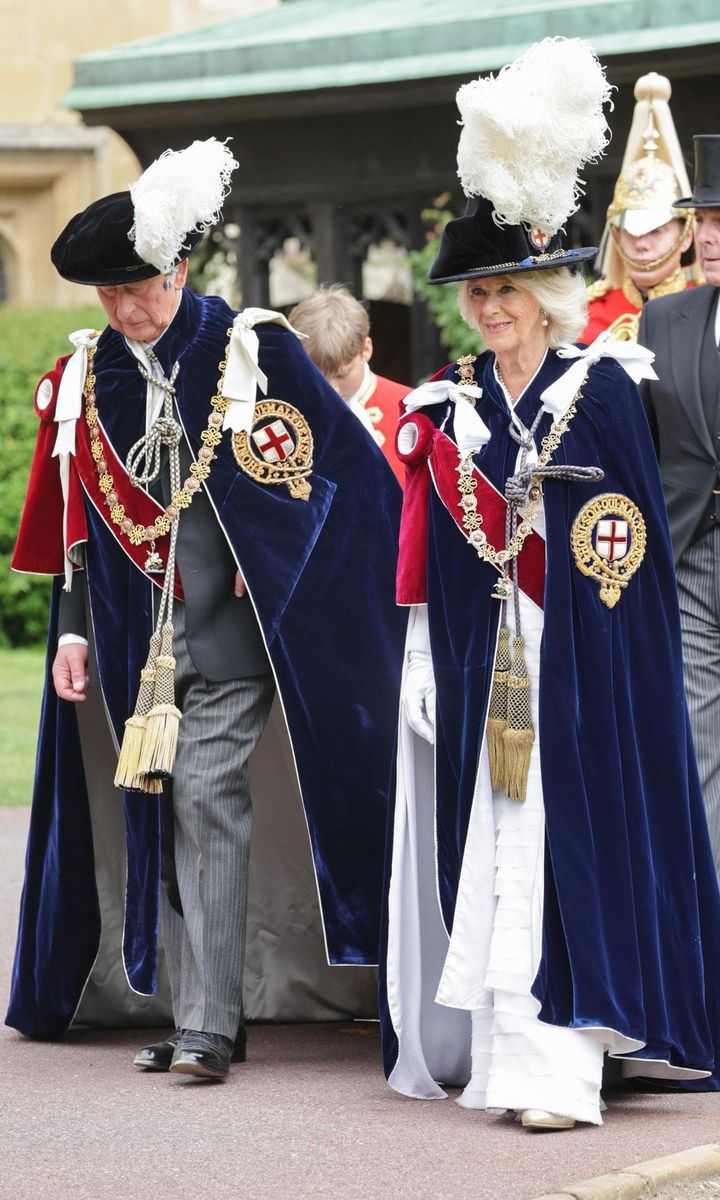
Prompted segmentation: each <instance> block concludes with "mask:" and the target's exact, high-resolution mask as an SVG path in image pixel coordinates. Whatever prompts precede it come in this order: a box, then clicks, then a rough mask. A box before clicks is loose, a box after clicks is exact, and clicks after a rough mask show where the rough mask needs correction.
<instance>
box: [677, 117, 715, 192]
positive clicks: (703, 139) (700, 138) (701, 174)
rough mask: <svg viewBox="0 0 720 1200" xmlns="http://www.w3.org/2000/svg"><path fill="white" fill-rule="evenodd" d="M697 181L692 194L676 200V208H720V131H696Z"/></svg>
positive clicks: (694, 140)
mask: <svg viewBox="0 0 720 1200" xmlns="http://www.w3.org/2000/svg"><path fill="white" fill-rule="evenodd" d="M693 145H694V149H695V182H694V184H693V194H692V196H685V197H684V198H683V199H681V200H676V201H675V204H674V205H673V207H674V208H720V133H696V134H695V136H694V138H693Z"/></svg>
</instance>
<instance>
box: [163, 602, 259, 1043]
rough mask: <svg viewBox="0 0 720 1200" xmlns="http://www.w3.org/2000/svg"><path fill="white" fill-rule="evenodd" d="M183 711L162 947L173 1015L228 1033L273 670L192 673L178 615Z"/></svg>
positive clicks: (169, 795) (179, 1022) (169, 799)
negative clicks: (251, 782)
mask: <svg viewBox="0 0 720 1200" xmlns="http://www.w3.org/2000/svg"><path fill="white" fill-rule="evenodd" d="M174 624H175V642H174V647H173V649H174V654H175V659H176V668H175V688H176V701H177V704H178V707H179V708H180V710H181V711H182V714H183V716H182V721H181V723H180V734H179V738H178V751H177V758H176V760H175V770H174V774H173V780H172V784H171V785H170V786H169V787H167V788H166V794H165V796H164V797H163V842H164V846H163V883H164V886H163V895H162V902H161V937H162V941H163V944H164V947H165V955H166V959H167V966H168V975H169V978H170V991H171V995H172V1004H173V1015H174V1019H175V1024H176V1026H177V1027H178V1028H180V1029H202V1030H204V1031H205V1032H206V1033H220V1034H223V1035H224V1036H225V1037H229V1038H234V1037H235V1033H236V1031H237V1027H238V1023H239V1021H240V1019H241V1017H242V983H243V965H244V959H245V928H246V923H247V892H248V860H249V856H250V836H251V833H252V806H251V800H250V791H249V788H248V780H247V760H248V757H249V755H250V753H251V751H252V750H253V748H254V746H255V745H256V743H257V741H258V738H259V737H260V734H261V733H262V731H263V728H264V726H265V723H266V721H267V718H268V714H269V712H270V706H271V704H272V699H273V694H274V682H273V678H272V675H270V674H268V675H261V676H252V677H250V678H247V679H235V680H230V681H228V682H223V683H212V682H209V681H208V680H206V679H203V677H202V676H201V675H199V674H198V673H197V671H196V670H195V667H194V665H193V662H192V659H191V658H190V655H189V654H188V650H187V645H186V642H185V637H184V611H183V606H182V605H177V606H176V609H175V615H174Z"/></svg>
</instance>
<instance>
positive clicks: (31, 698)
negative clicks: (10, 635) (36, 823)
mask: <svg viewBox="0 0 720 1200" xmlns="http://www.w3.org/2000/svg"><path fill="white" fill-rule="evenodd" d="M44 666H45V650H44V647H43V648H39V649H37V650H0V680H2V687H0V763H2V786H1V787H0V805H9V804H13V805H17V804H29V803H30V798H31V789H32V780H33V774H34V771H35V746H36V743H37V731H38V722H39V720H40V699H41V696H42V681H43V672H44Z"/></svg>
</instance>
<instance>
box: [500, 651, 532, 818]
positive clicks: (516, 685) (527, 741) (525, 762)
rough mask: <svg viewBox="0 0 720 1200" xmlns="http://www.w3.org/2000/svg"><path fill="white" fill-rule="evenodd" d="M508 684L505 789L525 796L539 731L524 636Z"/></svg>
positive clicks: (515, 796)
mask: <svg viewBox="0 0 720 1200" xmlns="http://www.w3.org/2000/svg"><path fill="white" fill-rule="evenodd" d="M507 685H508V713H507V729H506V730H505V732H504V733H503V750H504V754H505V793H506V795H507V796H508V798H509V799H510V800H524V799H525V794H526V791H527V777H528V769H529V767H530V754H531V752H532V747H533V742H534V741H535V732H534V730H533V727H532V716H531V713H530V680H529V678H528V673H527V666H526V664H525V642H524V641H523V639H522V638H521V637H516V638H513V658H512V666H511V668H510V674H509V675H508V681H507Z"/></svg>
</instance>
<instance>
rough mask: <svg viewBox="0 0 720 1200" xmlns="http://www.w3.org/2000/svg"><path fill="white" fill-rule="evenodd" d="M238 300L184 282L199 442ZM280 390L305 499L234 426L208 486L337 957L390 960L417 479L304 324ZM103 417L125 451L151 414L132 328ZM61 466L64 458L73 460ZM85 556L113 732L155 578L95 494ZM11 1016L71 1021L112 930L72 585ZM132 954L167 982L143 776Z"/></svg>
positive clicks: (174, 347) (117, 340)
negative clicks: (404, 509) (293, 429)
mask: <svg viewBox="0 0 720 1200" xmlns="http://www.w3.org/2000/svg"><path fill="white" fill-rule="evenodd" d="M233 316H234V314H233V313H232V311H231V310H230V309H229V308H228V307H227V305H226V304H225V303H224V302H223V301H222V300H219V299H217V298H215V297H210V298H203V299H201V298H199V297H197V296H194V295H192V294H190V293H184V295H183V300H182V304H181V307H180V309H179V311H178V314H177V316H176V317H175V320H174V321H173V323H172V325H171V326H170V328H169V329H168V330H167V331H166V333H165V334H164V335H163V337H162V339H161V340H160V341H159V342H158V343H157V345H156V346H155V348H154V349H155V353H156V354H157V355H158V357H159V359H160V361H161V362H162V364H163V367H164V369H165V371H166V372H167V373H168V374H169V373H170V370H171V369H172V367H173V365H174V364H175V362H176V361H178V362H179V363H180V371H179V375H178V380H177V403H178V409H179V412H180V415H181V419H182V422H183V425H184V427H185V431H186V434H187V437H188V440H189V442H190V445H191V447H192V449H193V452H194V453H195V454H196V453H197V449H198V446H199V437H200V433H201V432H202V430H203V429H204V428H205V427H206V425H207V417H208V413H209V411H210V410H209V401H210V398H211V396H212V395H213V394H214V392H215V390H216V383H217V378H218V374H219V371H218V364H219V363H220V361H221V359H223V358H224V356H225V348H226V345H227V341H228V329H229V326H230V325H231V323H232V320H233ZM257 333H258V336H259V339H260V359H259V361H260V366H261V368H262V370H263V371H264V372H265V374H266V375H267V377H268V380H269V387H268V393H267V394H268V396H269V397H272V398H275V399H282V400H284V401H286V402H289V403H290V404H293V405H294V406H295V407H297V408H299V409H300V410H301V412H302V413H303V414H304V415H305V417H306V419H307V421H308V423H309V425H310V428H311V431H312V434H313V439H314V464H313V471H314V473H313V474H312V476H311V477H310V482H311V484H312V493H311V496H310V498H309V500H308V501H307V502H304V501H302V500H298V499H295V498H293V497H291V496H290V494H289V492H288V490H287V488H286V487H285V486H284V485H280V486H269V485H263V484H260V483H258V482H256V481H255V480H253V479H252V478H251V477H250V476H248V475H247V474H245V473H244V472H243V471H241V470H240V469H239V467H238V465H237V463H236V461H235V459H234V457H233V454H232V448H231V445H230V435H229V434H225V435H224V436H223V440H222V443H221V445H220V446H219V447H218V448H217V451H216V453H217V459H216V461H215V462H214V463H213V465H212V472H211V475H210V478H209V480H208V485H207V486H208V491H209V494H210V498H211V500H212V503H213V505H214V507H215V509H216V511H217V513H218V516H219V519H220V521H221V523H222V525H223V527H224V529H225V532H226V534H227V537H228V540H229V542H230V544H231V546H232V548H233V551H234V553H235V556H236V559H237V561H238V563H239V565H240V567H241V570H242V572H243V575H244V577H245V579H246V582H247V585H248V589H249V592H250V594H251V596H252V599H253V602H254V604H255V606H256V609H257V612H258V616H259V619H260V623H261V627H262V630H263V633H264V636H265V639H266V643H267V647H268V651H269V654H270V657H271V661H272V665H273V669H274V672H275V675H276V679H277V683H278V686H279V689H280V693H281V697H282V702H283V707H284V711H285V715H286V718H287V722H288V727H289V731H290V735H291V741H292V745H293V751H294V755H295V760H296V763H297V769H298V775H299V779H300V785H301V791H302V796H303V803H304V806H305V811H306V816H307V821H308V827H309V832H310V840H311V844H312V851H313V856H314V861H315V868H316V872H317V878H318V885H319V891H320V898H321V908H322V913H323V919H324V923H325V933H326V940H327V947H328V956H329V960H330V962H331V963H372V962H376V961H377V956H378V938H379V921H380V917H379V913H380V903H381V893H382V856H383V847H384V837H385V825H386V811H387V792H388V779H389V774H390V771H391V764H392V757H393V744H394V734H395V726H396V714H397V703H398V689H399V678H400V669H401V659H402V652H403V644H404V627H405V614H404V613H403V612H401V611H399V610H398V609H397V608H396V607H395V604H394V589H393V582H394V566H395V557H396V544H397V526H398V519H399V510H400V502H401V497H400V489H399V487H398V485H397V483H396V481H395V479H394V477H393V474H392V471H391V470H390V468H389V467H388V466H387V463H386V462H385V460H384V458H383V456H382V454H381V453H380V451H379V449H378V448H377V446H376V445H375V444H374V443H373V442H372V440H371V439H370V438H369V437H368V436H367V434H366V433H365V431H364V430H363V428H362V426H361V425H360V423H359V422H358V421H357V419H356V417H354V415H353V414H352V413H351V412H350V410H349V409H348V408H347V407H346V405H345V404H343V403H342V401H340V400H339V398H338V397H337V395H336V394H335V392H334V391H333V390H332V389H331V388H330V387H329V385H328V384H327V383H326V382H325V380H324V379H323V377H322V376H321V375H320V373H319V372H318V371H317V370H316V369H315V367H314V366H313V365H312V363H311V362H310V360H309V358H308V357H307V355H306V354H305V352H304V350H303V349H302V347H301V345H300V343H299V342H298V340H297V339H296V338H295V337H294V336H293V335H292V334H291V333H289V332H288V331H287V330H285V329H283V328H281V327H280V326H278V325H274V324H265V325H260V326H258V327H257ZM95 368H96V375H97V381H98V382H97V403H98V410H99V413H100V418H101V420H102V422H103V425H104V428H105V429H106V431H107V433H108V436H109V438H110V440H111V442H112V444H113V445H114V447H115V449H116V451H117V452H118V453H119V454H120V456H121V457H122V458H123V459H124V457H125V455H126V454H127V451H128V450H129V448H130V447H131V445H132V444H133V443H134V442H135V441H136V440H137V438H138V437H139V436H140V435H141V434H142V432H144V421H145V384H144V382H143V380H142V379H141V377H140V375H139V372H138V370H137V364H136V361H135V359H134V358H133V356H132V355H131V353H130V352H129V350H128V349H127V346H126V345H125V342H124V339H123V338H122V337H121V336H120V335H118V334H117V333H115V332H113V331H112V330H110V329H106V330H105V331H104V333H103V334H102V337H101V338H100V340H99V343H98V347H97V352H96V356H95ZM48 469H54V470H56V469H57V465H56V460H53V463H50V464H48ZM86 508H87V516H88V522H89V540H88V545H87V573H88V586H89V591H90V602H91V609H92V617H93V627H94V632H95V638H96V645H97V657H98V667H99V673H100V681H101V685H102V688H103V693H104V696H105V702H106V705H107V709H108V713H109V715H110V720H111V724H112V727H113V730H114V733H115V736H116V737H117V739H118V740H119V739H120V738H121V736H122V730H123V725H124V722H125V719H126V717H127V716H128V714H129V712H131V711H132V708H133V705H134V702H135V695H136V690H137V686H138V678H139V674H138V673H139V670H140V667H141V666H142V665H143V663H144V659H145V657H146V653H147V642H148V637H149V635H150V632H151V624H152V604H151V590H152V584H151V583H150V582H149V581H148V580H147V578H146V577H145V576H144V575H143V574H142V572H141V571H139V570H138V569H137V568H136V567H135V566H134V565H133V564H132V563H131V561H130V560H129V559H128V558H127V556H126V555H125V554H124V553H123V551H122V550H121V549H120V548H119V546H118V544H117V541H116V540H115V538H114V536H113V535H112V534H111V533H110V532H109V530H108V528H107V526H106V525H105V524H104V522H103V521H102V520H101V519H100V518H99V516H98V514H97V513H96V512H95V510H94V509H93V507H92V505H90V503H89V502H88V503H87V504H86ZM59 587H60V581H59V580H57V581H56V585H55V598H54V604H53V611H52V614H51V621H50V630H49V651H48V676H47V680H46V689H45V698H44V702H43V709H42V718H41V730H40V746H39V752H38V760H37V774H36V780H35V791H34V800H33V811H32V822H31V829H30V838H29V844H28V854H27V864H26V879H25V887H24V892H23V899H22V908H21V914H20V928H19V936H18V944H17V951H16V957H15V965H14V971H13V980H12V993H11V998H10V1007H9V1012H8V1015H7V1023H8V1024H10V1025H12V1026H14V1027H15V1028H17V1029H19V1030H21V1031H22V1032H23V1033H25V1034H27V1035H28V1036H31V1037H56V1036H59V1035H61V1034H62V1033H63V1032H64V1031H65V1030H66V1029H67V1027H68V1024H69V1022H70V1021H71V1019H72V1016H73V1013H74V1011H75V1008H76V1006H77V1003H78V1000H79V998H80V994H81V992H82V988H83V986H84V983H85V980H86V979H87V976H88V974H89V972H90V969H91V966H92V962H93V959H94V956H95V952H96V949H97V945H98V938H99V911H98V901H97V891H96V885H95V877H94V869H93V854H92V835H91V828H90V820H89V813H88V803H87V794H86V790H85V781H84V774H83V767H82V758H81V754H80V744H79V737H78V730H77V721H76V716H75V711H74V708H73V706H72V705H71V704H68V703H67V702H65V701H58V700H57V699H56V698H55V696H54V692H53V689H52V684H51V680H50V675H49V671H50V664H51V662H52V658H53V656H54V646H55V640H56V639H55V625H56V608H57V595H58V592H59ZM125 813H126V829H127V854H128V884H127V896H126V915H125V944H124V958H125V966H126V970H127V973H128V977H129V979H130V982H131V984H132V986H133V988H134V989H136V990H137V991H139V992H145V993H151V992H153V991H154V990H155V986H156V979H155V964H156V949H157V922H158V888H159V873H160V862H159V819H158V807H157V803H156V800H155V799H154V798H152V797H147V796H141V795H134V794H131V793H125Z"/></svg>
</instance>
